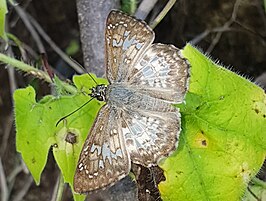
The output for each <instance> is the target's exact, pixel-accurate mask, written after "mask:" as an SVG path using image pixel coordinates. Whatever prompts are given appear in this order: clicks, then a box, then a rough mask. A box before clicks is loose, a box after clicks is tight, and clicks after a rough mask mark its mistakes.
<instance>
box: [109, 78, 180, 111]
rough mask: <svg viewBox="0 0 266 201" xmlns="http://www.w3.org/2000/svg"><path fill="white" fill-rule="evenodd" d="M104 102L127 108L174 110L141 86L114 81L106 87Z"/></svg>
mask: <svg viewBox="0 0 266 201" xmlns="http://www.w3.org/2000/svg"><path fill="white" fill-rule="evenodd" d="M106 102H107V103H108V104H109V105H111V106H114V107H117V108H123V109H127V110H133V111H135V110H138V109H139V110H153V111H175V109H174V108H173V107H172V106H171V105H170V104H168V103H165V102H164V101H162V100H159V99H156V98H154V97H151V96H149V95H146V94H145V91H144V90H143V89H141V88H134V87H132V86H129V85H127V84H126V83H114V84H111V85H109V86H108V88H107V89H106Z"/></svg>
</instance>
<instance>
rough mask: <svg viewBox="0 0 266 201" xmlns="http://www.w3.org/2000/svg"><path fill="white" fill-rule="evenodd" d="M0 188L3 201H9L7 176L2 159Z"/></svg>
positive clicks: (0, 160) (0, 164)
mask: <svg viewBox="0 0 266 201" xmlns="http://www.w3.org/2000/svg"><path fill="white" fill-rule="evenodd" d="M0 184H1V185H0V187H1V200H2V201H7V200H8V194H9V193H8V187H7V183H6V176H5V172H4V168H3V164H2V159H1V157H0Z"/></svg>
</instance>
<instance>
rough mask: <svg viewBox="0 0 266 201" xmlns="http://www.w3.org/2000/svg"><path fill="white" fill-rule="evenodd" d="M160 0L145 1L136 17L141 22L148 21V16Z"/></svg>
mask: <svg viewBox="0 0 266 201" xmlns="http://www.w3.org/2000/svg"><path fill="white" fill-rule="evenodd" d="M157 1H158V0H143V1H142V2H141V4H140V5H139V7H138V10H137V11H136V13H135V17H136V18H138V19H141V20H144V19H146V17H147V15H148V14H149V13H150V12H151V10H152V9H153V8H154V6H155V4H156V3H157Z"/></svg>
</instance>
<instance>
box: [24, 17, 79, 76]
mask: <svg viewBox="0 0 266 201" xmlns="http://www.w3.org/2000/svg"><path fill="white" fill-rule="evenodd" d="M28 17H29V19H30V21H31V23H32V24H33V26H34V27H35V28H36V30H37V31H38V32H39V34H40V35H41V36H42V38H43V39H44V40H45V41H46V42H47V43H48V44H49V45H50V46H51V48H52V49H53V50H54V51H55V52H56V53H57V54H58V55H59V56H60V57H61V58H62V59H63V60H64V61H65V62H66V63H67V64H68V65H69V66H70V67H72V68H73V69H74V70H75V71H76V72H78V73H80V74H82V73H84V71H83V69H82V68H80V66H79V65H77V64H76V63H75V62H73V61H72V60H71V59H70V58H69V56H68V55H66V54H65V53H64V52H63V51H62V50H61V49H60V48H59V47H58V46H57V45H56V44H55V42H54V41H53V40H52V39H51V38H50V37H49V36H48V34H47V33H45V31H44V30H43V28H42V27H41V26H40V25H39V23H38V22H37V21H36V20H35V19H34V18H33V17H32V16H30V15H29V14H28Z"/></svg>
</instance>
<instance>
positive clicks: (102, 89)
mask: <svg viewBox="0 0 266 201" xmlns="http://www.w3.org/2000/svg"><path fill="white" fill-rule="evenodd" d="M106 90H107V85H105V84H99V85H97V86H96V87H93V88H92V89H91V94H89V95H90V96H91V97H92V98H96V99H97V100H98V101H106Z"/></svg>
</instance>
